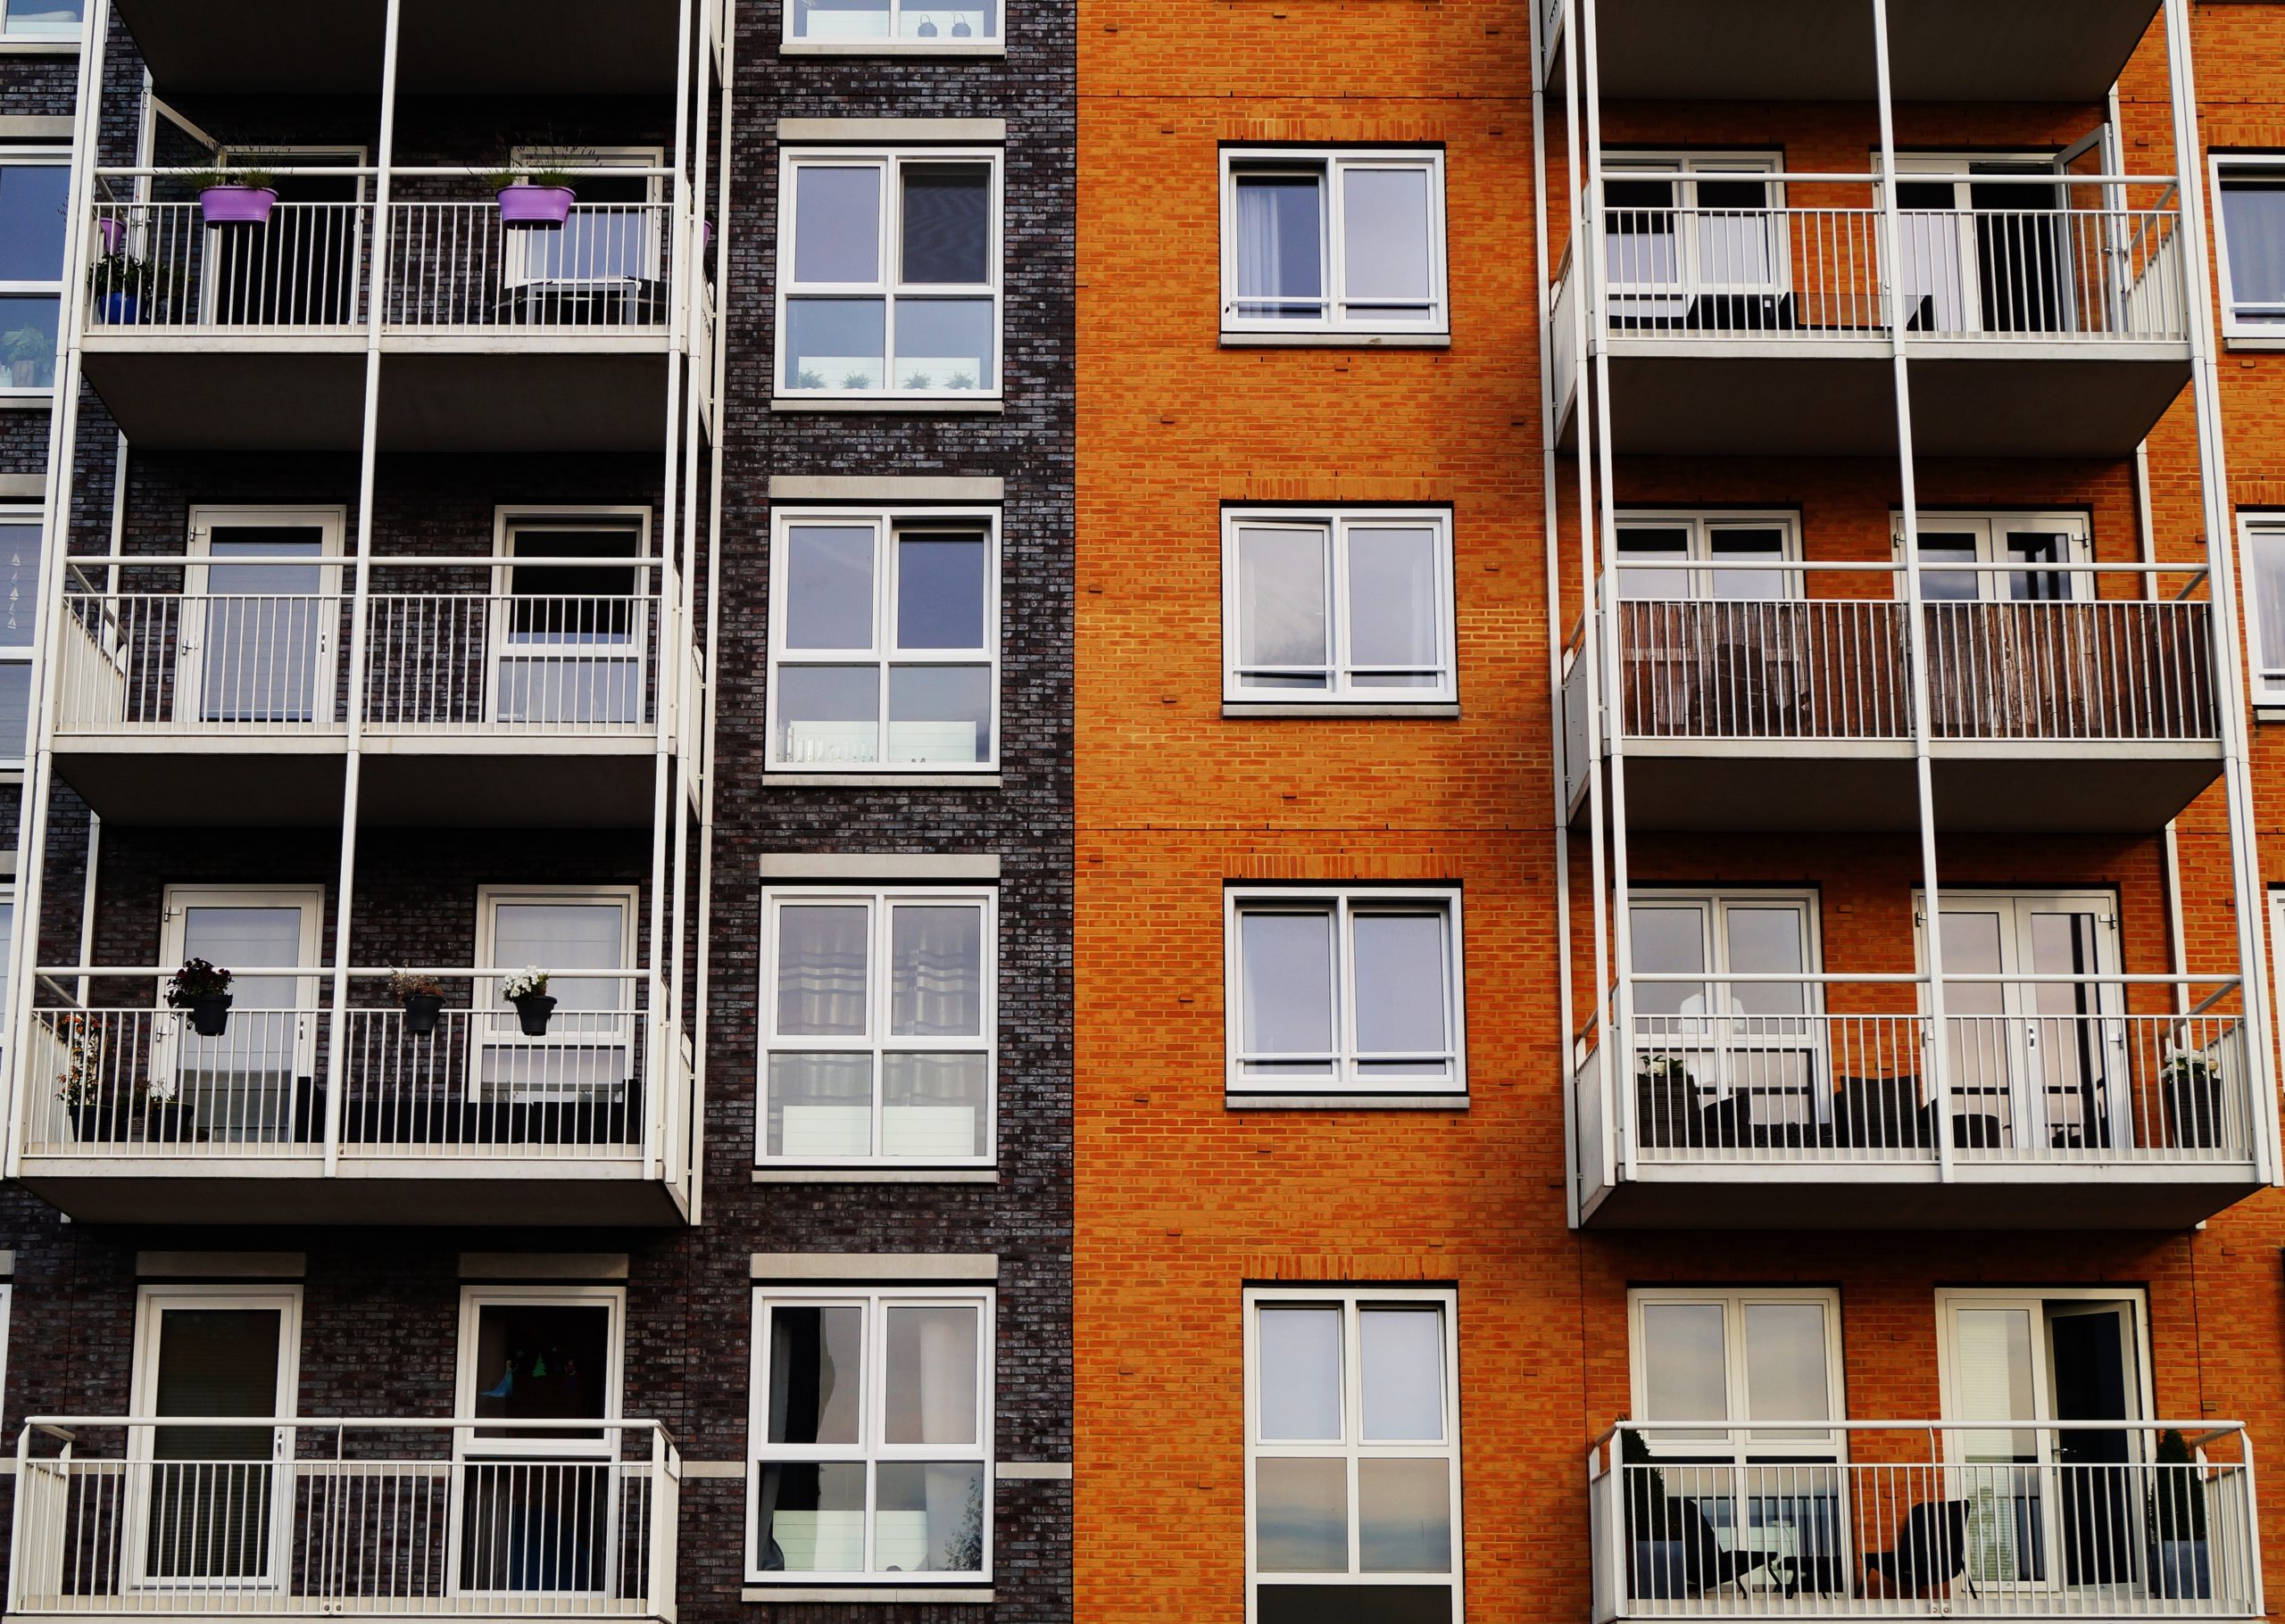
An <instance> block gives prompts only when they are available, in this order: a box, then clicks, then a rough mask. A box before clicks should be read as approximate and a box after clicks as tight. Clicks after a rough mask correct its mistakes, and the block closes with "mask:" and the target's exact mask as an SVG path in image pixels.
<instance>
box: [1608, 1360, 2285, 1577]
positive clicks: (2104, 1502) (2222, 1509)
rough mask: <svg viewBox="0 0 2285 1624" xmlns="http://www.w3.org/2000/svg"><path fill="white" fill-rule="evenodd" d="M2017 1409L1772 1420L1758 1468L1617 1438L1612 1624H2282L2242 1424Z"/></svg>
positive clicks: (1635, 1429)
mask: <svg viewBox="0 0 2285 1624" xmlns="http://www.w3.org/2000/svg"><path fill="white" fill-rule="evenodd" d="M1979 1397H1980V1396H1979ZM2002 1402H2003V1403H2004V1402H2005V1397H2004V1390H2003V1395H2002ZM2001 1416H2002V1419H1995V1420H1990V1421H1981V1420H1980V1421H1973V1422H1965V1423H1964V1422H1959V1421H1844V1422H1839V1423H1836V1422H1833V1421H1827V1420H1823V1419H1819V1420H1815V1421H1808V1422H1805V1423H1802V1424H1799V1425H1794V1426H1784V1427H1782V1428H1781V1427H1775V1426H1757V1427H1756V1428H1755V1429H1753V1430H1752V1432H1751V1434H1750V1438H1752V1439H1753V1440H1756V1443H1755V1446H1753V1447H1752V1448H1751V1452H1750V1453H1749V1448H1748V1442H1747V1436H1748V1435H1746V1434H1745V1433H1744V1432H1743V1431H1742V1429H1724V1428H1722V1427H1720V1426H1718V1425H1717V1426H1713V1427H1707V1426H1704V1425H1702V1424H1701V1425H1699V1426H1698V1427H1696V1428H1691V1427H1690V1426H1688V1425H1676V1424H1674V1423H1665V1424H1659V1423H1643V1424H1636V1425H1622V1426H1621V1427H1619V1428H1616V1429H1613V1430H1612V1431H1611V1432H1608V1433H1606V1434H1604V1435H1603V1436H1602V1437H1601V1438H1598V1439H1597V1440H1596V1441H1595V1443H1594V1444H1593V1446H1591V1448H1590V1449H1589V1451H1588V1462H1587V1472H1588V1476H1587V1506H1588V1528H1589V1537H1590V1539H1591V1542H1592V1546H1593V1553H1592V1558H1591V1567H1592V1570H1593V1573H1594V1612H1593V1617H1594V1618H1595V1619H1596V1620H1613V1619H1653V1618H1655V1619H1735V1618H1751V1619H1761V1620H1785V1619H1799V1620H1826V1619H1832V1620H1839V1619H1862V1618H1868V1617H1869V1618H1880V1617H1888V1618H1926V1617H1931V1616H1948V1617H1954V1618H1959V1617H1968V1618H1973V1617H1978V1616H1989V1617H1994V1618H2010V1619H2056V1618H2073V1619H2088V1618H2095V1619H2137V1618H2198V1619H2239V1618H2258V1617H2260V1616H2262V1613H2263V1600H2262V1582H2261V1568H2260V1560H2259V1559H2260V1552H2259V1543H2258V1537H2257V1528H2258V1524H2257V1520H2256V1506H2255V1501H2254V1484H2253V1446H2252V1442H2251V1440H2250V1439H2249V1438H2248V1437H2247V1436H2246V1434H2245V1429H2244V1428H2243V1427H2242V1426H2240V1425H2239V1423H2237V1422H2235V1421H2221V1422H2215V1421H2180V1422H2163V1421H2161V1422H2140V1421H2135V1422H2120V1421H2043V1422H2041V1421H2013V1420H2008V1419H2004V1416H2005V1412H2004V1411H2002V1412H2001ZM2169 1434H2171V1435H2173V1438H2178V1439H2181V1441H2183V1442H2184V1443H2185V1444H2187V1446H2188V1449H2187V1451H2186V1453H2188V1454H2189V1459H2188V1460H2187V1461H2185V1462H2173V1461H2169V1460H2166V1459H2164V1458H2163V1457H2162V1455H2161V1443H2162V1440H2164V1439H2165V1438H2167V1437H2168V1435H2169ZM1637 1440H1647V1442H1638V1441H1637Z"/></svg>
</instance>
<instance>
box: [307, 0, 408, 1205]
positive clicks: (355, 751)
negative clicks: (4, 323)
mask: <svg viewBox="0 0 2285 1624" xmlns="http://www.w3.org/2000/svg"><path fill="white" fill-rule="evenodd" d="M402 11H403V5H402V0H388V5H387V10H386V16H385V19H384V21H383V24H382V30H383V31H382V35H381V138H380V144H379V145H378V148H377V155H376V160H375V166H376V168H377V170H378V174H377V175H376V176H375V178H374V183H373V234H372V242H373V248H372V253H373V259H372V264H371V267H370V269H369V270H368V271H367V273H366V284H367V286H368V289H369V290H370V291H369V293H368V295H367V297H366V301H365V413H364V423H363V427H362V430H361V434H362V438H361V442H360V446H359V452H358V460H357V564H356V576H355V580H356V585H355V587H354V588H353V596H352V599H351V602H350V609H349V702H348V711H347V715H348V721H347V724H346V726H347V738H346V740H345V745H346V753H345V756H344V758H343V761H342V772H341V873H340V876H339V879H338V881H337V889H336V891H335V894H334V904H333V978H332V979H333V1009H332V1011H331V1013H330V1015H328V1023H327V1032H328V1039H327V1044H326V1066H325V1081H326V1088H325V1172H326V1176H327V1177H328V1178H332V1177H333V1176H335V1175H336V1174H337V1173H338V1172H340V1171H341V1122H342V1106H343V1101H342V1098H341V1096H342V1090H343V1089H344V1088H345V1086H346V1084H347V1081H348V1077H349V1068H348V1065H347V1059H348V1056H347V1055H346V1053H345V1050H346V1048H347V1047H348V1032H349V964H350V959H349V944H350V929H349V927H350V924H351V921H352V920H353V917H354V916H355V913H356V910H355V908H354V907H353V902H354V900H355V893H356V885H357V818H358V812H359V797H360V795H361V791H362V787H363V778H364V771H363V769H364V753H365V752H364V740H365V662H366V659H367V658H368V651H367V640H366V633H367V622H368V621H369V619H370V615H369V613H368V609H367V605H368V603H369V601H370V595H371V592H372V580H373V492H374V488H375V486H376V485H377V484H378V472H379V464H380V437H381V316H382V312H383V311H385V310H386V308H387V305H388V298H387V288H386V281H387V278H388V267H389V239H390V236H391V232H392V228H393V227H394V225H395V222H394V221H393V220H391V219H390V203H389V196H390V193H391V190H392V185H391V183H392V181H393V179H394V177H393V175H392V174H391V170H392V169H393V167H394V166H395V162H396V66H397V46H398V43H399V42H398V37H397V36H398V31H399V29H401V28H402V27H403V16H402Z"/></svg>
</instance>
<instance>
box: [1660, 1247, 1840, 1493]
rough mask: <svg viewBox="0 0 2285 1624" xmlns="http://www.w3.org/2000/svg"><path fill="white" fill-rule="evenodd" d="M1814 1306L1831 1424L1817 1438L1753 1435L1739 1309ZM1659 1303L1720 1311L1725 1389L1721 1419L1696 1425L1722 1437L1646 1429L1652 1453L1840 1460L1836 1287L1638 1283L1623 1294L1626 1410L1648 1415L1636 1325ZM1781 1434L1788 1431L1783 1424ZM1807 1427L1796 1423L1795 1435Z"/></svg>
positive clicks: (1737, 1461) (1741, 1459)
mask: <svg viewBox="0 0 2285 1624" xmlns="http://www.w3.org/2000/svg"><path fill="white" fill-rule="evenodd" d="M1762 1303H1780V1304H1791V1305H1798V1304H1803V1303H1808V1304H1815V1305H1818V1306H1820V1307H1822V1308H1823V1309H1824V1362H1825V1377H1824V1381H1825V1407H1826V1409H1827V1410H1829V1411H1830V1412H1832V1413H1831V1415H1830V1416H1829V1418H1828V1419H1829V1420H1831V1421H1832V1423H1833V1425H1832V1429H1830V1430H1829V1431H1828V1432H1826V1433H1825V1434H1824V1435H1823V1436H1819V1437H1808V1436H1801V1437H1778V1438H1756V1437H1754V1436H1753V1434H1754V1428H1755V1423H1754V1421H1753V1419H1752V1413H1751V1404H1750V1400H1749V1385H1748V1377H1747V1371H1746V1310H1747V1309H1748V1308H1749V1307H1750V1306H1753V1305H1757V1304H1762ZM1660 1305H1683V1306H1704V1305H1714V1306H1717V1307H1719V1308H1720V1309H1721V1310H1722V1380H1723V1387H1724V1394H1725V1395H1726V1398H1725V1402H1724V1420H1721V1421H1707V1422H1705V1423H1703V1426H1702V1430H1705V1431H1708V1432H1713V1431H1723V1432H1726V1433H1728V1434H1729V1436H1728V1437H1726V1438H1675V1437H1674V1436H1673V1435H1671V1434H1661V1433H1659V1432H1658V1431H1655V1430H1652V1431H1646V1432H1644V1433H1643V1434H1642V1435H1641V1437H1642V1441H1643V1443H1644V1444H1645V1445H1647V1446H1649V1452H1650V1453H1651V1454H1654V1455H1661V1454H1662V1455H1669V1456H1672V1455H1687V1456H1689V1457H1690V1458H1691V1459H1693V1460H1702V1459H1704V1458H1706V1457H1708V1456H1710V1455H1720V1454H1729V1455H1730V1456H1732V1462H1731V1463H1732V1464H1733V1465H1738V1466H1743V1465H1746V1464H1748V1463H1749V1461H1752V1462H1759V1461H1762V1460H1764V1459H1765V1458H1766V1457H1770V1456H1786V1457H1799V1458H1801V1459H1805V1460H1811V1461H1820V1462H1823V1461H1845V1460H1846V1459H1847V1458H1848V1450H1849V1433H1848V1429H1847V1428H1846V1426H1845V1425H1843V1424H1842V1423H1844V1422H1845V1421H1847V1420H1848V1415H1849V1388H1848V1385H1847V1376H1846V1371H1845V1369H1844V1362H1843V1360H1842V1357H1841V1342H1840V1292H1839V1291H1837V1290H1834V1289H1833V1288H1831V1287H1825V1286H1769V1287H1729V1286H1641V1287H1635V1288H1631V1289H1630V1290H1628V1292H1627V1294H1626V1354H1627V1357H1626V1368H1627V1383H1628V1387H1627V1396H1628V1400H1629V1404H1630V1406H1631V1413H1633V1415H1635V1416H1636V1417H1638V1418H1641V1419H1642V1420H1645V1421H1648V1420H1649V1419H1651V1416H1650V1394H1649V1358H1648V1356H1647V1355H1646V1353H1645V1349H1646V1348H1647V1347H1648V1346H1649V1339H1648V1337H1647V1335H1646V1333H1645V1331H1644V1330H1643V1320H1644V1310H1645V1309H1648V1308H1653V1307H1658V1306H1660ZM1767 1419H1768V1420H1770V1421H1814V1420H1815V1419H1816V1418H1815V1417H1813V1416H1807V1415H1773V1416H1770V1417H1768V1418H1767ZM1787 1430H1788V1431H1789V1432H1790V1431H1791V1430H1792V1429H1787ZM1801 1431H1802V1432H1803V1433H1806V1432H1807V1429H1801Z"/></svg>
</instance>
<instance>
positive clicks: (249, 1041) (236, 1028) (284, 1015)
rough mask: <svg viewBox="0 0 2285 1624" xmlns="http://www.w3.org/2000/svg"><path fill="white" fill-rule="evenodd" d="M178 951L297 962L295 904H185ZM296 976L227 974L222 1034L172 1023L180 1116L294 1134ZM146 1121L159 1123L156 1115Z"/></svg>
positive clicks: (221, 959)
mask: <svg viewBox="0 0 2285 1624" xmlns="http://www.w3.org/2000/svg"><path fill="white" fill-rule="evenodd" d="M182 956H183V957H185V958H187V959H188V958H203V959H205V960H207V961H208V962H209V963H211V964H214V965H220V967H221V968H223V969H226V970H227V969H229V968H231V967H232V966H233V965H237V966H241V967H243V966H248V965H293V964H299V963H301V962H302V910H301V909H300V908H298V907H212V906H205V905H200V906H195V907H187V908H185V909H184V910H183V926H182ZM296 981H297V978H295V977H294V976H291V975H248V974H239V975H238V976H237V978H236V979H235V980H233V981H232V982H231V983H230V996H231V998H232V1000H233V1002H234V1009H233V1013H232V1016H231V1020H230V1023H229V1026H228V1029H227V1030H226V1031H225V1032H223V1033H222V1035H221V1036H220V1037H214V1038H205V1037H200V1036H198V1035H197V1034H196V1033H195V1032H193V1031H192V1030H191V1028H190V1024H189V1023H188V1021H187V1020H185V1021H182V1022H180V1023H179V1025H178V1026H177V1028H176V1035H177V1040H178V1044H179V1050H180V1053H179V1057H178V1059H177V1062H176V1069H175V1073H174V1076H173V1078H172V1079H171V1081H172V1082H173V1084H174V1086H175V1090H176V1096H177V1098H178V1099H179V1101H180V1102H181V1104H182V1105H183V1106H184V1107H185V1114H184V1117H183V1118H182V1119H181V1120H180V1121H179V1122H178V1123H175V1124H173V1126H174V1128H175V1130H176V1131H182V1123H185V1122H187V1123H195V1131H197V1132H198V1133H199V1134H200V1136H201V1137H203V1138H206V1139H232V1140H250V1141H264V1142H268V1141H276V1140H279V1139H287V1138H289V1137H291V1133H292V1113H293V1106H294V1093H295V1089H294V1080H295V1076H296V1075H297V1074H299V1073H300V1072H301V1069H302V1068H301V1065H300V1061H301V1057H302V1046H301V1041H300V1032H299V1027H300V1017H299V1016H298V1015H296V1014H295V1008H296V1007H297V1005H298V1004H299V1003H300V994H299V988H298V986H297V984H296ZM511 1018H512V1017H511ZM152 1131H154V1132H163V1131H165V1130H164V1129H162V1128H161V1127H160V1126H159V1123H158V1121H157V1120H156V1119H154V1123H153V1124H152Z"/></svg>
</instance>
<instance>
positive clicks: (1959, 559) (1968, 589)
mask: <svg viewBox="0 0 2285 1624" xmlns="http://www.w3.org/2000/svg"><path fill="white" fill-rule="evenodd" d="M1975 561H1976V545H1975V537H1974V536H1973V535H1946V534H1930V533H1929V532H1927V531H1925V530H1924V531H1922V532H1921V533H1920V595H1921V596H1922V597H1923V598H1927V599H1942V600H1957V601H1973V600H1974V599H1975V598H1977V597H1978V596H1980V595H1981V592H1982V588H1981V587H1980V585H1979V584H1978V579H1977V576H1976V573H1975V571H1973V569H1963V570H1949V569H1938V568H1934V566H1936V565H1940V564H1973V563H1974V562H1975Z"/></svg>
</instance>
